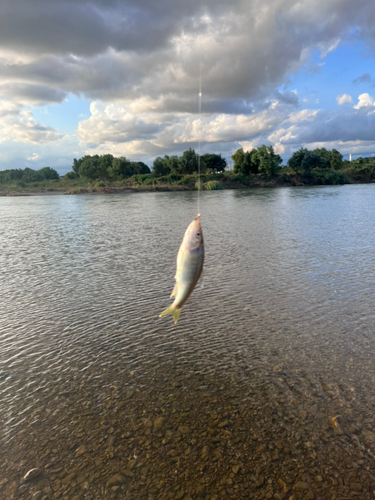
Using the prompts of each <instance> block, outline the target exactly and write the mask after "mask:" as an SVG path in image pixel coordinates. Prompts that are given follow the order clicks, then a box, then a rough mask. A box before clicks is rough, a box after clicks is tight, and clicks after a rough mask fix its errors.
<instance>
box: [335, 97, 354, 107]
mask: <svg viewBox="0 0 375 500" xmlns="http://www.w3.org/2000/svg"><path fill="white" fill-rule="evenodd" d="M336 102H337V104H338V105H339V106H341V105H342V104H345V103H351V104H353V99H352V96H351V95H349V94H342V95H338V96H337V97H336Z"/></svg>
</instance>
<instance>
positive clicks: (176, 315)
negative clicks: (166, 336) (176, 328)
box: [159, 306, 181, 324]
mask: <svg viewBox="0 0 375 500" xmlns="http://www.w3.org/2000/svg"><path fill="white" fill-rule="evenodd" d="M180 312H181V307H180V309H175V308H174V307H172V306H171V307H168V309H166V310H165V311H163V312H162V313H161V314H159V318H161V317H162V316H165V315H166V314H169V313H172V314H173V319H174V322H175V324H176V323H177V321H178V318H179V317H180Z"/></svg>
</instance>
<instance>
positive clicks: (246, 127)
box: [77, 99, 295, 157]
mask: <svg viewBox="0 0 375 500" xmlns="http://www.w3.org/2000/svg"><path fill="white" fill-rule="evenodd" d="M294 107H295V106H294V101H291V102H289V101H288V99H286V102H283V101H277V100H275V99H273V100H271V101H267V102H264V103H262V104H261V105H259V106H258V109H254V110H253V112H251V113H247V114H244V113H238V114H234V113H204V114H202V116H201V119H199V117H198V116H197V115H193V114H191V113H165V112H164V113H160V112H156V111H155V110H152V106H150V103H146V102H142V103H140V102H138V103H137V102H136V103H127V104H126V103H123V104H118V105H115V104H109V105H105V103H102V102H93V103H92V105H91V107H90V111H91V116H90V118H88V119H87V120H82V121H81V122H80V123H79V126H78V130H77V136H78V137H79V139H80V141H81V146H82V147H85V145H86V147H87V148H89V150H90V151H93V150H95V151H99V150H100V151H102V150H103V151H104V150H106V151H107V152H112V154H114V153H115V152H118V151H120V150H121V154H124V155H125V156H133V155H140V156H142V157H144V156H147V155H159V154H160V153H162V154H163V155H164V154H170V153H173V152H179V153H180V152H181V151H183V150H184V149H187V148H188V147H197V145H198V142H199V141H200V140H201V142H202V144H203V145H206V146H207V147H211V149H212V147H213V146H212V145H213V144H215V146H214V147H215V149H216V148H217V145H220V144H221V147H223V145H224V144H229V143H233V142H236V141H244V140H250V139H251V138H255V137H258V136H259V134H263V133H269V132H270V131H272V130H273V129H274V128H275V127H276V126H277V125H278V124H279V123H280V122H281V121H282V120H283V119H284V116H285V113H287V112H288V111H287V110H291V109H293V108H294ZM155 108H156V109H157V105H155ZM142 109H143V111H141V110H142ZM134 111H135V112H134ZM227 149H228V148H227Z"/></svg>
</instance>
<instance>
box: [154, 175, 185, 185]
mask: <svg viewBox="0 0 375 500" xmlns="http://www.w3.org/2000/svg"><path fill="white" fill-rule="evenodd" d="M181 177H182V176H181V175H178V174H169V175H163V176H161V177H158V178H157V179H155V180H156V181H157V182H166V183H168V184H175V183H176V182H177V181H179V180H180V179H181Z"/></svg>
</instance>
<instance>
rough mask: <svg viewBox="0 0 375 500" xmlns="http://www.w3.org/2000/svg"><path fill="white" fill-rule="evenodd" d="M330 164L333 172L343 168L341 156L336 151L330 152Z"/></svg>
mask: <svg viewBox="0 0 375 500" xmlns="http://www.w3.org/2000/svg"><path fill="white" fill-rule="evenodd" d="M330 164H331V168H333V169H334V170H340V169H341V168H342V167H343V156H342V154H341V153H340V152H339V151H337V149H332V151H331V157H330Z"/></svg>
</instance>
